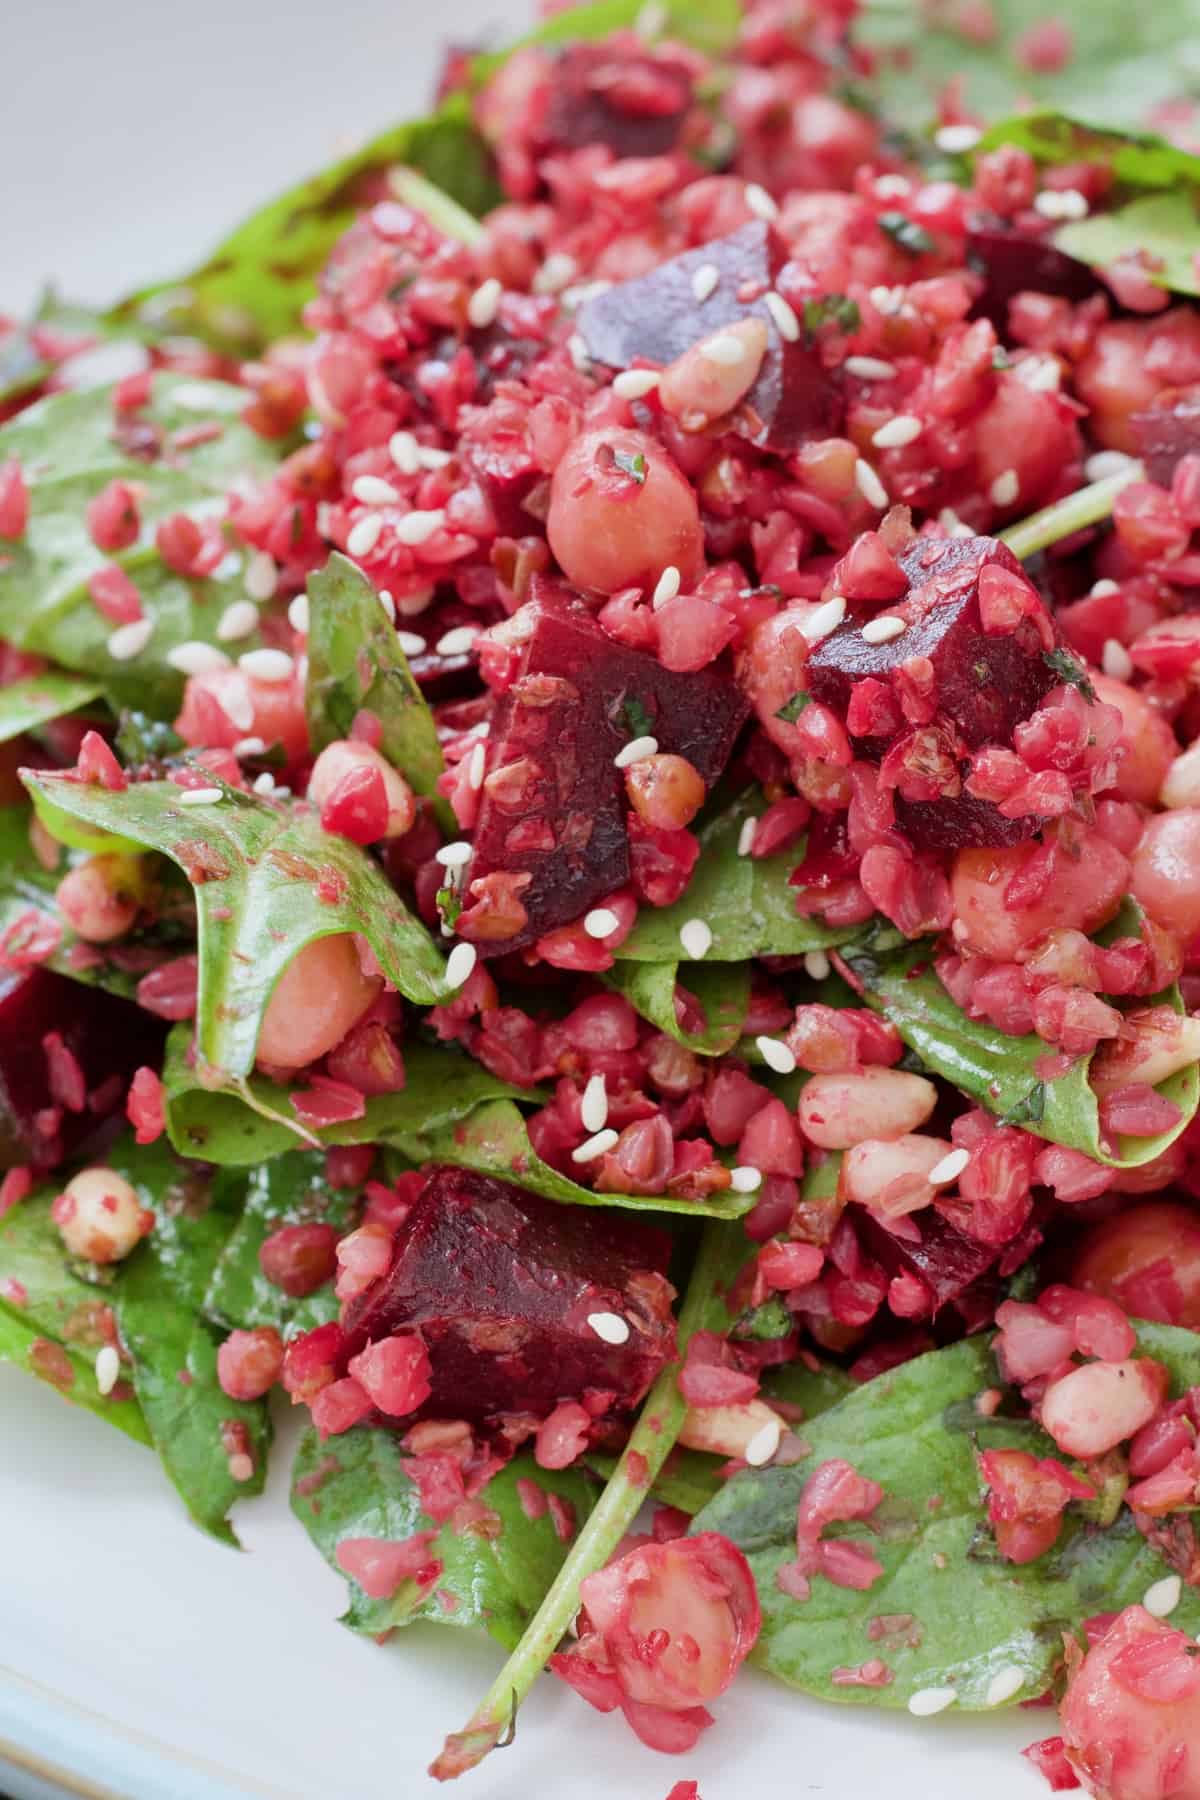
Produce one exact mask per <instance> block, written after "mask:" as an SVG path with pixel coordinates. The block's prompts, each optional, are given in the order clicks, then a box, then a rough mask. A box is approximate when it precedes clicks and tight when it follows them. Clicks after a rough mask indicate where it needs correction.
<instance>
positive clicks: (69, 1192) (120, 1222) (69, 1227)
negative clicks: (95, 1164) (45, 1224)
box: [50, 1168, 154, 1263]
mask: <svg viewBox="0 0 1200 1800" xmlns="http://www.w3.org/2000/svg"><path fill="white" fill-rule="evenodd" d="M50 1216H51V1218H52V1219H53V1220H54V1223H55V1224H56V1225H57V1226H58V1229H59V1233H60V1235H61V1237H62V1241H63V1243H64V1244H65V1245H66V1247H67V1249H68V1250H69V1251H70V1253H71V1255H72V1256H80V1257H83V1258H84V1259H85V1260H86V1261H88V1262H94V1263H114V1262H121V1261H122V1260H123V1259H124V1258H125V1257H127V1256H128V1255H129V1252H130V1251H131V1250H133V1249H135V1248H136V1247H137V1245H138V1244H140V1243H141V1241H142V1239H143V1238H144V1237H145V1236H146V1233H147V1232H148V1231H151V1230H152V1229H153V1227H154V1214H153V1213H152V1212H150V1211H148V1210H147V1209H146V1208H145V1207H144V1206H143V1205H142V1203H141V1201H140V1200H139V1199H138V1196H137V1190H136V1189H135V1188H133V1187H132V1186H131V1185H130V1183H129V1182H128V1181H126V1179H125V1177H124V1176H123V1175H118V1174H116V1172H115V1171H114V1170H112V1169H104V1168H94V1169H81V1170H80V1171H79V1173H78V1175H73V1176H72V1177H71V1179H70V1181H68V1183H67V1185H66V1187H65V1188H64V1189H63V1191H62V1193H61V1194H60V1195H59V1196H58V1198H57V1200H55V1202H54V1205H53V1207H52V1208H51V1212H50Z"/></svg>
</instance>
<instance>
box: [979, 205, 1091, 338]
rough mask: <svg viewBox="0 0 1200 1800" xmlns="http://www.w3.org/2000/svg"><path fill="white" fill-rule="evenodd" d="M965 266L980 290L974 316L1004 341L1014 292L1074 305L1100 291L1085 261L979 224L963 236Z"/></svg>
mask: <svg viewBox="0 0 1200 1800" xmlns="http://www.w3.org/2000/svg"><path fill="white" fill-rule="evenodd" d="M967 262H968V265H969V266H970V267H971V268H972V269H975V270H976V271H977V272H978V273H979V274H980V275H982V276H983V278H984V281H985V282H986V284H987V285H986V286H985V288H984V290H983V293H982V294H981V295H980V297H979V299H978V300H977V301H976V302H975V306H974V316H975V317H976V318H980V317H983V318H985V319H990V320H991V322H992V324H993V325H994V326H995V327H996V330H997V332H998V333H999V335H1000V336H1001V337H1002V338H1007V337H1008V305H1009V301H1010V300H1011V299H1012V297H1013V295H1014V294H1020V293H1024V292H1025V291H1026V290H1028V289H1030V288H1035V289H1036V290H1037V292H1038V293H1039V294H1055V295H1057V296H1058V297H1060V298H1061V299H1063V300H1070V301H1072V302H1074V303H1076V304H1077V303H1078V302H1079V301H1081V300H1090V299H1091V297H1092V295H1093V294H1099V293H1103V291H1104V288H1103V284H1102V283H1101V282H1100V281H1099V280H1098V279H1097V277H1096V274H1095V272H1094V271H1093V270H1092V269H1090V268H1089V267H1088V265H1087V264H1086V263H1082V262H1080V261H1078V259H1077V258H1076V257H1074V256H1068V255H1067V254H1066V252H1065V251H1063V250H1056V249H1055V248H1054V245H1053V244H1048V243H1046V242H1045V241H1044V240H1042V239H1038V238H1032V237H1027V236H1026V235H1025V234H1024V233H1023V232H1020V231H1008V230H1006V229H1005V228H1004V227H1003V226H995V227H990V226H985V225H980V226H978V227H977V228H976V229H975V230H973V231H969V232H968V233H967Z"/></svg>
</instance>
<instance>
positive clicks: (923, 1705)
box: [908, 1687, 958, 1719]
mask: <svg viewBox="0 0 1200 1800" xmlns="http://www.w3.org/2000/svg"><path fill="white" fill-rule="evenodd" d="M957 1699H958V1694H957V1692H956V1690H955V1689H954V1688H952V1687H927V1688H918V1689H917V1691H916V1693H915V1694H911V1695H910V1696H909V1701H908V1710H909V1712H910V1713H911V1714H912V1715H913V1717H914V1719H931V1718H932V1717H933V1715H934V1713H940V1712H945V1710H946V1708H947V1707H948V1706H953V1705H954V1702H955V1701H956V1700H957Z"/></svg>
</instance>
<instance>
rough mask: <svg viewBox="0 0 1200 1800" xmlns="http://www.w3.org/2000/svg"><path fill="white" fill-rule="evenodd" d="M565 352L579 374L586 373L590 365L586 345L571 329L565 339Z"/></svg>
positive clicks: (590, 360)
mask: <svg viewBox="0 0 1200 1800" xmlns="http://www.w3.org/2000/svg"><path fill="white" fill-rule="evenodd" d="M567 353H568V355H569V356H570V358H571V361H572V362H573V363H574V364H575V367H576V368H577V369H578V370H579V373H580V374H581V375H586V374H587V373H588V370H589V369H590V368H591V366H592V359H591V357H590V356H589V355H588V347H587V344H586V343H585V342H584V340H583V339H582V338H581V337H580V335H579V333H578V332H577V331H573V332H572V333H571V335H570V337H569V338H568V339H567Z"/></svg>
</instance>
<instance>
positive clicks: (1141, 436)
mask: <svg viewBox="0 0 1200 1800" xmlns="http://www.w3.org/2000/svg"><path fill="white" fill-rule="evenodd" d="M1129 423H1130V426H1131V428H1132V430H1133V435H1134V439H1135V441H1136V443H1137V450H1138V455H1139V456H1140V457H1141V458H1142V460H1143V462H1144V463H1145V465H1146V474H1147V475H1148V476H1149V478H1150V480H1151V481H1156V482H1158V484H1159V486H1160V487H1170V485H1171V477H1172V476H1173V475H1174V473H1175V465H1176V463H1177V462H1179V461H1180V460H1181V459H1182V458H1183V457H1185V456H1195V455H1196V454H1197V453H1198V452H1200V388H1196V387H1186V388H1170V389H1168V390H1167V392H1166V393H1165V394H1163V395H1162V396H1161V398H1160V399H1159V400H1158V401H1157V402H1156V403H1155V405H1154V406H1152V407H1150V408H1149V410H1148V411H1146V412H1139V413H1134V415H1133V417H1132V418H1131V419H1130V421H1129Z"/></svg>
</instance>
